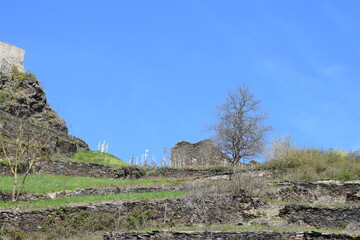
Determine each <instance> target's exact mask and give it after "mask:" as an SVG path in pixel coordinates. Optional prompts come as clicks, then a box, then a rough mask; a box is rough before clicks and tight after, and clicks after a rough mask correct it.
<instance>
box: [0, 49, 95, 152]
mask: <svg viewBox="0 0 360 240" xmlns="http://www.w3.org/2000/svg"><path fill="white" fill-rule="evenodd" d="M10 46H11V45H10ZM13 48H16V47H13ZM3 50H4V49H3ZM5 50H6V49H5ZM0 53H1V54H3V56H0V58H1V59H2V62H4V61H5V60H6V59H8V58H9V56H8V55H9V53H8V52H6V51H1V52H0ZM5 53H6V54H5ZM4 59H5V60H4ZM11 59H12V58H10V60H11ZM5 62H6V63H7V65H4V66H6V68H5V70H3V71H0V141H2V142H4V141H5V142H6V141H7V142H9V141H12V140H14V139H16V138H17V137H19V136H18V135H19V129H20V127H21V129H24V130H26V132H27V135H29V136H28V137H29V139H31V140H32V141H34V142H35V143H36V142H37V141H40V140H41V139H43V138H44V134H45V135H46V138H47V139H49V140H48V141H47V144H46V145H47V146H46V148H47V150H48V151H49V152H50V153H51V154H53V153H60V154H63V155H67V156H70V155H72V154H74V153H76V152H77V151H80V150H88V149H89V147H88V145H87V144H86V143H85V142H84V141H82V140H81V139H78V138H76V137H73V136H70V135H68V128H67V126H66V123H65V121H64V120H63V119H61V118H60V117H59V116H58V114H57V113H56V112H55V111H54V110H53V109H52V108H51V107H50V105H49V103H48V101H47V99H46V94H45V92H44V90H43V88H42V86H41V84H40V82H39V81H38V79H37V78H36V77H35V75H33V74H32V73H28V72H24V71H23V66H21V67H20V68H19V66H18V65H16V64H15V65H13V66H12V71H11V72H9V68H10V67H11V65H9V64H10V63H11V62H14V61H5ZM2 69H3V68H2ZM19 69H20V70H19Z"/></svg>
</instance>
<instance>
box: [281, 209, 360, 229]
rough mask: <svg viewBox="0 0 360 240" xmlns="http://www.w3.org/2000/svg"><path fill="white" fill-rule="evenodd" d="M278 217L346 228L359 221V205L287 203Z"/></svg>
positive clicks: (294, 221)
mask: <svg viewBox="0 0 360 240" xmlns="http://www.w3.org/2000/svg"><path fill="white" fill-rule="evenodd" d="M279 217H281V218H284V219H286V220H287V221H288V222H290V223H295V224H302V223H305V224H308V225H311V226H315V227H317V228H332V229H334V228H343V229H344V228H346V227H347V226H348V225H349V224H353V223H359V222H360V207H337V208H335V207H334V208H325V207H323V208H322V207H311V206H307V205H295V204H294V205H287V206H285V207H284V208H283V209H281V210H280V212H279Z"/></svg>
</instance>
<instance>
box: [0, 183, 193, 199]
mask: <svg viewBox="0 0 360 240" xmlns="http://www.w3.org/2000/svg"><path fill="white" fill-rule="evenodd" d="M192 189H193V188H192V187H186V186H181V187H172V186H164V187H121V188H120V187H109V188H101V189H97V188H86V189H76V190H74V191H70V190H66V191H60V192H54V193H48V194H26V193H22V194H21V195H20V196H19V199H18V200H19V201H36V200H44V199H50V198H58V197H76V196H85V195H114V194H126V193H145V192H165V191H166V192H172V191H189V190H192ZM10 200H11V193H1V192H0V201H10Z"/></svg>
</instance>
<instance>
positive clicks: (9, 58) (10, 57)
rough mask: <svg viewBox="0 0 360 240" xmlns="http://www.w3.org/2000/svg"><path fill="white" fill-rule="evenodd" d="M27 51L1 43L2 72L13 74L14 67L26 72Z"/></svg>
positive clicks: (0, 67) (0, 66) (0, 60)
mask: <svg viewBox="0 0 360 240" xmlns="http://www.w3.org/2000/svg"><path fill="white" fill-rule="evenodd" d="M24 55H25V50H24V49H21V48H18V47H16V46H14V45H11V44H8V43H5V42H1V41H0V72H3V73H5V74H8V73H11V71H12V69H13V67H17V68H18V70H19V71H21V72H24V71H25V69H24V64H23V62H24Z"/></svg>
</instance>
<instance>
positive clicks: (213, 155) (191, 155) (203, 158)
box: [170, 139, 229, 166]
mask: <svg viewBox="0 0 360 240" xmlns="http://www.w3.org/2000/svg"><path fill="white" fill-rule="evenodd" d="M170 161H171V166H185V165H224V166H226V165H228V163H229V157H228V156H227V155H226V154H224V153H222V152H221V151H220V150H219V149H218V148H217V147H215V146H214V143H213V142H212V141H211V140H209V139H207V140H203V141H200V142H198V143H194V144H191V143H189V142H185V141H182V142H179V143H177V144H176V145H175V146H174V147H173V148H172V149H171V159H170Z"/></svg>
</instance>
